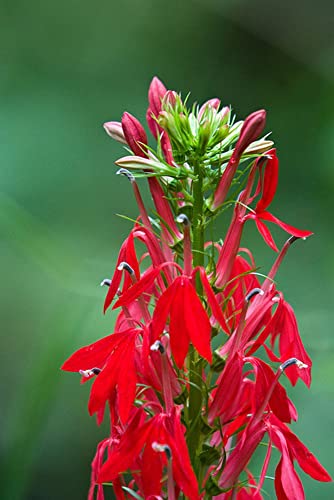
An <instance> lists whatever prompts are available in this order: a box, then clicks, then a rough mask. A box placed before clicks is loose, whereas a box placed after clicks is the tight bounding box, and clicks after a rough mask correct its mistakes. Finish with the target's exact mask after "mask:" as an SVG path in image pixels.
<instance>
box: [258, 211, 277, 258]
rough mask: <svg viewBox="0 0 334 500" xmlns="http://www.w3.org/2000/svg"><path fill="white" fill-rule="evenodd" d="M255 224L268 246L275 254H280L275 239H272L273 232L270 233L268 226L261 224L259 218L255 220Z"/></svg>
mask: <svg viewBox="0 0 334 500" xmlns="http://www.w3.org/2000/svg"><path fill="white" fill-rule="evenodd" d="M255 223H256V227H257V228H258V230H259V233H260V234H261V236H262V238H263V239H264V241H265V242H266V243H267V245H268V246H270V248H272V249H273V250H274V252H278V248H277V246H276V243H275V241H274V238H273V237H272V235H271V232H270V231H269V229H268V228H267V226H266V225H265V224H263V222H261V221H260V220H259V219H258V218H256V219H255Z"/></svg>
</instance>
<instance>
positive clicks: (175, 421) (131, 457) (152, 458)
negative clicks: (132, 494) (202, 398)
mask: <svg viewBox="0 0 334 500" xmlns="http://www.w3.org/2000/svg"><path fill="white" fill-rule="evenodd" d="M180 410H181V408H180V407H175V408H174V410H173V412H172V414H171V415H167V414H165V413H158V414H157V415H155V416H154V417H152V418H150V419H148V420H143V416H144V415H143V414H144V412H143V411H142V410H137V413H136V414H135V415H134V417H133V418H132V420H131V421H130V422H129V425H128V427H127V429H126V431H125V432H124V434H123V436H122V437H121V439H120V441H119V444H118V446H116V447H115V448H114V449H113V450H112V452H111V453H110V454H109V457H108V459H107V461H106V462H105V464H104V465H103V467H102V468H101V471H100V474H99V478H98V482H100V483H104V482H107V481H108V482H109V481H114V479H115V478H117V476H118V474H120V473H121V472H126V471H127V470H128V469H131V468H132V467H133V465H134V463H135V461H136V460H137V461H138V459H140V461H141V470H142V474H141V481H142V485H143V490H144V491H143V494H144V495H145V498H147V496H149V495H160V494H161V490H162V473H163V468H164V466H166V465H167V461H168V460H171V464H172V467H171V469H172V475H173V480H174V482H175V483H176V485H177V486H178V487H179V488H180V490H181V491H183V493H184V494H185V495H186V496H187V497H189V499H190V500H199V498H200V497H199V494H198V485H197V480H196V476H195V474H194V471H193V469H192V466H191V464H190V460H189V454H188V449H187V445H186V441H185V438H184V427H183V425H182V424H181V421H180ZM162 450H166V452H167V453H166V454H167V457H166V456H164V455H162V454H161V453H160V451H162Z"/></svg>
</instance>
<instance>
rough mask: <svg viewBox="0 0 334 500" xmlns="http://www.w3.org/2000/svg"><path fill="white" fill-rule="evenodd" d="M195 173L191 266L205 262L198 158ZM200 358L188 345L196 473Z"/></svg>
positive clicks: (191, 445)
mask: <svg viewBox="0 0 334 500" xmlns="http://www.w3.org/2000/svg"><path fill="white" fill-rule="evenodd" d="M194 173H195V175H196V179H195V180H194V181H193V197H194V205H193V218H192V232H193V241H192V250H193V266H194V267H196V266H203V264H204V224H203V206H204V197H203V176H202V172H201V167H200V164H199V163H198V162H194ZM196 290H197V293H198V295H199V296H201V295H202V291H203V290H202V284H201V281H200V279H199V277H197V281H196ZM202 369H203V367H202V360H201V358H200V357H199V355H198V353H197V351H195V349H194V348H193V346H191V347H190V352H189V379H190V390H189V420H190V422H189V423H190V429H189V431H188V436H187V442H188V448H189V453H190V458H191V461H192V464H193V467H194V470H195V472H196V473H197V475H198V474H199V472H200V470H199V469H200V463H199V459H198V452H199V449H198V448H199V445H200V441H201V410H202V404H203V395H202V390H201V389H202V388H201V384H202Z"/></svg>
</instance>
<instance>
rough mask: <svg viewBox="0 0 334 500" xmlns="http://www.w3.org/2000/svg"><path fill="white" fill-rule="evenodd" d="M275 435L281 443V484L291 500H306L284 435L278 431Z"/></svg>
mask: <svg viewBox="0 0 334 500" xmlns="http://www.w3.org/2000/svg"><path fill="white" fill-rule="evenodd" d="M275 435H276V437H277V438H278V440H279V441H280V446H279V448H280V451H281V453H282V459H281V469H282V470H281V478H280V479H281V484H282V487H283V490H284V493H285V494H286V496H287V498H288V499H289V500H304V499H305V494H304V489H303V485H302V483H301V481H300V479H299V477H298V475H297V473H296V471H295V469H294V466H293V462H292V460H291V457H290V453H289V449H288V446H287V443H286V440H285V438H284V436H283V434H282V433H281V432H280V431H278V430H276V431H275Z"/></svg>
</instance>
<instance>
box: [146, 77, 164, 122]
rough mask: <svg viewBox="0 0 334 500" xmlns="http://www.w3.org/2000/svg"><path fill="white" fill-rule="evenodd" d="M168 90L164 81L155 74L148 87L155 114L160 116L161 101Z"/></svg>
mask: <svg viewBox="0 0 334 500" xmlns="http://www.w3.org/2000/svg"><path fill="white" fill-rule="evenodd" d="M166 92H167V89H166V87H165V86H164V84H163V83H162V81H160V80H159V78H158V77H156V76H155V77H154V78H153V80H152V82H151V85H150V88H149V89H148V101H149V107H150V109H151V111H152V112H153V114H154V115H155V116H158V114H159V113H160V111H161V101H162V99H163V97H164V95H165V94H166Z"/></svg>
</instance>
